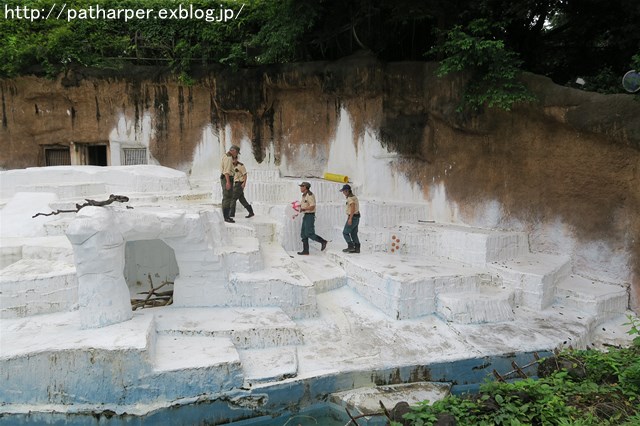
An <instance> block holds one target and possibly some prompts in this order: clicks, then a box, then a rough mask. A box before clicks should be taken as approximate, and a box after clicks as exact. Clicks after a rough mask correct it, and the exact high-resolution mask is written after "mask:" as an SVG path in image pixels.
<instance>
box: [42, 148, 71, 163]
mask: <svg viewBox="0 0 640 426" xmlns="http://www.w3.org/2000/svg"><path fill="white" fill-rule="evenodd" d="M44 161H45V166H70V165H71V152H70V151H69V148H63V147H61V148H45V149H44Z"/></svg>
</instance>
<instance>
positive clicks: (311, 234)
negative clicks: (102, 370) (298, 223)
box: [298, 182, 327, 255]
mask: <svg viewBox="0 0 640 426" xmlns="http://www.w3.org/2000/svg"><path fill="white" fill-rule="evenodd" d="M299 186H300V192H301V193H302V199H301V200H300V213H303V216H302V229H301V230H300V238H302V251H299V252H298V254H299V255H308V254H309V238H311V239H312V240H313V241H317V242H319V243H320V244H322V246H321V248H320V250H321V251H324V249H326V248H327V240H325V239H324V238H322V237H319V236H317V235H316V225H315V224H316V197H315V195H313V192H311V191H310V188H311V184H310V183H309V182H302V183H301V184H300V185H299Z"/></svg>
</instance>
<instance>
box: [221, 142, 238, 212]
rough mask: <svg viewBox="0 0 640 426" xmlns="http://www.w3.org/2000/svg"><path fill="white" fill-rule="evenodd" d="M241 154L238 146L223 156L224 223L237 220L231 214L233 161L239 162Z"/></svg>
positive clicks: (233, 146)
mask: <svg viewBox="0 0 640 426" xmlns="http://www.w3.org/2000/svg"><path fill="white" fill-rule="evenodd" d="M239 154H240V148H239V147H238V146H237V145H231V148H229V151H227V153H226V154H225V155H223V156H222V161H221V162H220V186H221V187H222V216H224V221H225V222H229V223H235V220H233V219H232V218H231V216H229V214H230V212H231V203H232V202H233V176H234V174H235V171H234V166H233V160H234V159H236V160H237V158H238V155H239Z"/></svg>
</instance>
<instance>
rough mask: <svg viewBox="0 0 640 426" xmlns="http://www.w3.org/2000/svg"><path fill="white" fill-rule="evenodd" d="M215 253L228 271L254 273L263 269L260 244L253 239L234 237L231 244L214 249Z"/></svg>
mask: <svg viewBox="0 0 640 426" xmlns="http://www.w3.org/2000/svg"><path fill="white" fill-rule="evenodd" d="M215 253H216V255H219V256H221V257H222V259H224V262H225V264H226V265H227V268H228V269H230V270H234V271H245V272H254V271H258V270H260V269H263V268H264V263H263V261H262V253H261V251H260V242H259V241H258V239H257V238H255V237H234V238H232V240H231V244H228V245H223V246H218V247H216V249H215Z"/></svg>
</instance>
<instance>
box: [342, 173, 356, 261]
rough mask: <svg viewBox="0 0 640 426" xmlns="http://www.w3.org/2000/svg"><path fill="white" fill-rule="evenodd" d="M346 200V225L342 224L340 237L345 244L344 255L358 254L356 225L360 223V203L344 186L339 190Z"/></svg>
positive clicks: (348, 187) (349, 188)
mask: <svg viewBox="0 0 640 426" xmlns="http://www.w3.org/2000/svg"><path fill="white" fill-rule="evenodd" d="M340 192H342V193H343V194H344V196H345V197H346V198H347V223H345V224H344V229H343V230H342V235H343V236H344V239H345V241H346V242H347V248H346V249H344V250H342V251H343V252H345V253H360V239H358V224H359V223H360V203H359V202H358V197H356V196H355V195H353V191H352V190H351V186H350V185H344V186H343V187H342V189H341V190H340Z"/></svg>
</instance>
